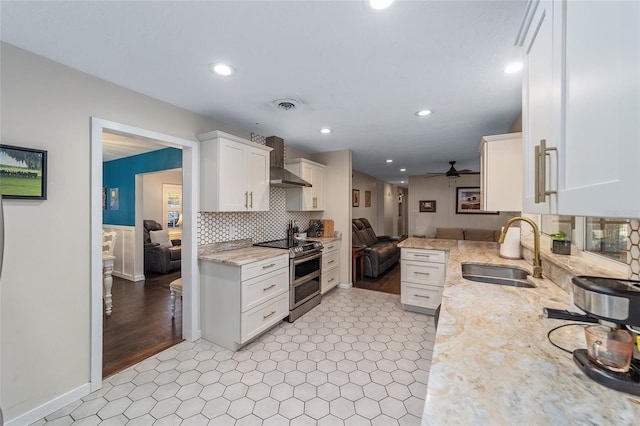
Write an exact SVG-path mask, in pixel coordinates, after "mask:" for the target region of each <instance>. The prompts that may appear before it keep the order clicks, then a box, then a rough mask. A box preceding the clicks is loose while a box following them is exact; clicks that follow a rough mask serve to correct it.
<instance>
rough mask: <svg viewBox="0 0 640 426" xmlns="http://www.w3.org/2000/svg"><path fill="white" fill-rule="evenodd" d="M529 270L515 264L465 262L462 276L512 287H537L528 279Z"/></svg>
mask: <svg viewBox="0 0 640 426" xmlns="http://www.w3.org/2000/svg"><path fill="white" fill-rule="evenodd" d="M528 275H529V272H528V271H527V270H525V269H522V268H518V267H515V266H498V265H487V264H483V263H463V264H462V278H464V279H467V280H471V281H477V282H481V283H488V284H498V285H508V286H511V287H524V288H535V285H533V284H532V283H530V282H529V281H527V276H528Z"/></svg>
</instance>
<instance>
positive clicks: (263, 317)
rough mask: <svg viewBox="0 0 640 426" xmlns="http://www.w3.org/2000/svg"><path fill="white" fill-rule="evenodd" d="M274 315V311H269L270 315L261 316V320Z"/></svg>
mask: <svg viewBox="0 0 640 426" xmlns="http://www.w3.org/2000/svg"><path fill="white" fill-rule="evenodd" d="M275 313H276V311H271V313H270V314H267V315H263V316H262V319H267V318H269V317H270V316H271V315H273V314H275Z"/></svg>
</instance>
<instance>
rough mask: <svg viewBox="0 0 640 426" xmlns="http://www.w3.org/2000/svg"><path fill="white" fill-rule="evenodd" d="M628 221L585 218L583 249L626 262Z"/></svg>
mask: <svg viewBox="0 0 640 426" xmlns="http://www.w3.org/2000/svg"><path fill="white" fill-rule="evenodd" d="M628 223H629V220H628V219H611V218H600V217H587V218H585V235H584V250H585V251H589V252H591V253H596V254H599V255H601V256H605V257H608V258H609V259H613V260H617V261H618V262H626V261H627V254H626V253H627V232H628V231H627V224H628Z"/></svg>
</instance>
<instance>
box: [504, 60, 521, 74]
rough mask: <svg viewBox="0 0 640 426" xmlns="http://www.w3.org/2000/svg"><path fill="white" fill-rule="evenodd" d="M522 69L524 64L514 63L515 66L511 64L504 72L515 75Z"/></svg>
mask: <svg viewBox="0 0 640 426" xmlns="http://www.w3.org/2000/svg"><path fill="white" fill-rule="evenodd" d="M521 69H522V62H514V63H513V64H509V65H507V66H506V67H505V69H504V72H505V73H507V74H513V73H514V72H518V71H520V70H521Z"/></svg>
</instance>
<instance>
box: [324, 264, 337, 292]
mask: <svg viewBox="0 0 640 426" xmlns="http://www.w3.org/2000/svg"><path fill="white" fill-rule="evenodd" d="M339 275H340V268H337V267H336V268H331V269H329V270H327V271H326V272H325V271H324V269H323V270H322V278H321V280H320V292H321V293H323V294H324V293H326V292H327V291H329V290H331V289H332V288H333V287H335V286H337V285H338V284H339V283H340V278H339Z"/></svg>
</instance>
